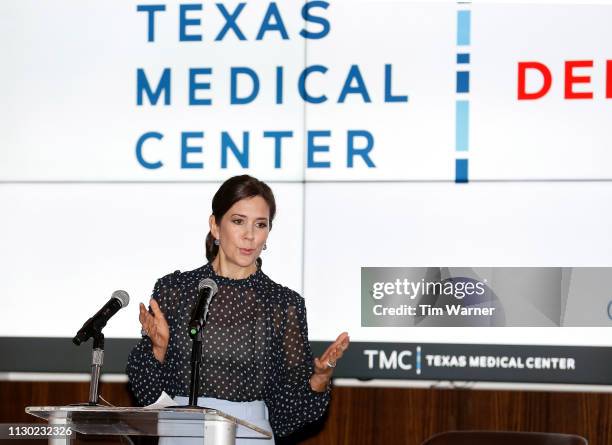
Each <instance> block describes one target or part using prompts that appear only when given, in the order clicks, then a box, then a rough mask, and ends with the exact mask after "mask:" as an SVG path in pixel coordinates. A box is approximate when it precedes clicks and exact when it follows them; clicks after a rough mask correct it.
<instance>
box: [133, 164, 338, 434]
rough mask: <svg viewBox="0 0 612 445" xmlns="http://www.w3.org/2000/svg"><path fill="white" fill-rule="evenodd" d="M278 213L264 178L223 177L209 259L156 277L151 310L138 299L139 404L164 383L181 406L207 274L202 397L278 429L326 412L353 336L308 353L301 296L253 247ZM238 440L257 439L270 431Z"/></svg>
mask: <svg viewBox="0 0 612 445" xmlns="http://www.w3.org/2000/svg"><path fill="white" fill-rule="evenodd" d="M275 213H276V203H275V200H274V195H273V193H272V190H270V187H268V185H267V184H265V183H264V182H262V181H259V180H257V179H255V178H253V177H251V176H247V175H243V176H234V177H232V178H230V179H228V180H227V181H225V182H224V183H223V184H222V185H221V187H220V188H219V190H218V191H217V193H216V194H215V196H214V198H213V201H212V215H211V216H210V219H209V225H210V232H209V233H208V236H207V237H206V257H207V259H208V263H207V264H206V265H204V266H202V267H200V268H199V269H195V270H193V271H190V272H183V273H181V272H175V273H173V274H170V275H167V276H165V277H163V278H161V279H159V280H158V281H157V283H156V284H155V288H154V290H153V296H152V298H151V301H150V302H149V304H150V309H151V311H147V310H146V308H145V307H144V305H143V304H142V303H141V305H140V323H141V324H142V330H143V338H142V339H141V340H140V342H139V343H138V345H137V346H136V347H135V348H134V349H133V350H132V352H131V353H130V356H129V359H128V365H127V374H128V377H129V380H130V387H131V389H132V391H133V393H134V395H135V396H136V399H137V400H138V403H140V404H142V405H148V404H151V403H153V402H155V401H156V400H157V399H158V398H159V396H160V395H161V393H162V391H165V392H166V393H168V394H169V395H171V396H173V397H174V399H175V400H176V401H177V402H179V403H180V404H184V405H186V404H187V402H188V397H187V395H188V394H189V384H190V377H191V376H190V373H191V345H192V341H191V339H190V337H189V333H188V324H189V320H190V317H191V313H192V311H193V309H194V307H195V305H196V303H197V301H196V300H197V295H198V289H197V288H198V283H199V282H200V281H201V280H202V279H204V278H209V279H212V280H213V281H215V283H216V284H217V287H218V293H217V294H216V296H215V297H214V298H213V300H212V302H211V304H210V309H209V313H208V320H207V323H206V325H205V327H204V328H203V340H202V359H201V367H200V375H201V377H200V382H199V390H198V395H199V398H198V405H199V406H204V407H207V408H214V409H218V410H220V411H223V412H226V413H228V414H230V415H233V416H235V417H239V418H242V419H245V420H249V421H251V422H252V423H255V424H256V425H258V426H262V427H264V428H267V429H272V431H273V432H274V433H275V434H276V435H279V436H285V435H288V434H290V433H291V432H293V431H295V430H297V429H299V428H301V427H302V426H304V425H305V424H307V423H309V422H312V421H314V420H316V419H318V418H319V417H321V416H322V415H323V413H324V412H325V409H326V408H327V405H328V403H329V398H330V380H331V376H332V373H333V369H334V367H335V366H336V362H337V360H339V359H340V358H341V357H342V354H343V352H344V351H345V350H346V348H347V347H348V345H349V337H348V334H347V333H346V332H343V333H342V334H340V336H338V338H337V339H336V341H335V342H334V343H332V344H331V345H330V346H329V347H328V348H327V349H326V351H325V352H324V353H323V355H322V356H321V357H318V358H314V359H313V356H312V352H311V350H310V344H309V342H308V328H307V325H306V308H305V305H304V300H303V298H302V297H300V296H299V295H298V294H297V293H296V292H295V291H293V290H291V289H289V288H287V287H284V286H282V285H280V284H277V283H275V282H274V281H272V280H271V279H270V278H269V277H268V276H267V275H266V274H265V273H264V272H263V271H262V270H261V259H260V258H259V255H260V253H261V251H262V250H265V249H266V240H267V238H268V235H269V233H270V229H271V228H272V221H273V220H274V215H275ZM200 441H201V439H173V440H172V442H171V443H180V444H187V443H200ZM160 443H166V444H167V443H170V442H169V441H168V440H160ZM236 443H237V444H240V445H243V444H250V443H254V444H260V445H263V444H264V443H265V444H272V443H274V439H270V440H261V439H238V440H237V441H236Z"/></svg>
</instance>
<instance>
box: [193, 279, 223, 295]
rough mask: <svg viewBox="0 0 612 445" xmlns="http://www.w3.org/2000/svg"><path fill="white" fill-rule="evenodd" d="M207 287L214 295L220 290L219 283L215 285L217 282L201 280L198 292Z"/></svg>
mask: <svg viewBox="0 0 612 445" xmlns="http://www.w3.org/2000/svg"><path fill="white" fill-rule="evenodd" d="M205 287H209V288H210V290H211V294H212V295H215V294H216V293H217V291H218V290H219V288H218V287H217V283H215V281H214V280H211V279H210V278H204V279H202V280H200V282H199V283H198V292H199V291H201V290H202V289H204V288H205Z"/></svg>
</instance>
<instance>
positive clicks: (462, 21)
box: [457, 11, 471, 45]
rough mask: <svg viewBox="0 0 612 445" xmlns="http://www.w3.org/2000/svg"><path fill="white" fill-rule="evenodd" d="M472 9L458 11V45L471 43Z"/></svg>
mask: <svg viewBox="0 0 612 445" xmlns="http://www.w3.org/2000/svg"><path fill="white" fill-rule="evenodd" d="M470 21H471V11H458V12H457V45H469V44H470Z"/></svg>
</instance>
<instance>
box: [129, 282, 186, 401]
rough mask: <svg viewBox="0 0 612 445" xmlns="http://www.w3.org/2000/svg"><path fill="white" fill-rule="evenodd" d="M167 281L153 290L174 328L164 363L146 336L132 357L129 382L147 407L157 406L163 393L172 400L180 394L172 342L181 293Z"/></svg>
mask: <svg viewBox="0 0 612 445" xmlns="http://www.w3.org/2000/svg"><path fill="white" fill-rule="evenodd" d="M165 278H166V277H164V278H162V279H160V280H158V281H157V282H156V283H155V287H154V289H153V298H154V299H155V300H156V301H157V303H158V304H159V307H160V309H161V311H162V312H163V313H164V316H165V317H166V320H167V321H168V325H169V327H170V340H169V343H168V349H167V351H166V357H165V358H164V362H163V363H160V362H159V361H158V360H157V359H156V358H155V356H154V355H153V345H152V342H151V339H150V338H149V337H147V336H144V337H143V338H142V339H141V340H140V342H138V344H137V345H136V346H135V347H134V349H132V352H131V353H130V355H129V357H128V363H127V368H126V373H127V375H128V378H129V387H130V389H131V390H132V392H133V393H134V396H135V397H136V401H137V403H138V404H139V405H142V406H146V405H150V404H152V403H154V402H155V401H156V400H157V399H158V398H159V396H160V395H161V393H162V391H165V392H166V393H168V394H169V395H170V396H172V397H173V396H175V395H176V393H177V388H176V382H175V378H174V369H173V362H174V361H173V359H172V357H173V356H174V354H175V351H174V345H173V341H172V331H173V329H174V326H173V324H172V323H171V320H172V318H173V317H172V316H171V314H172V312H173V310H174V308H173V307H172V303H173V300H174V298H172V297H174V296H175V295H176V293H177V290H176V289H173V287H172V286H169V285H168V283H167V280H166V279H165Z"/></svg>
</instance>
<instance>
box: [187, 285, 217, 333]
mask: <svg viewBox="0 0 612 445" xmlns="http://www.w3.org/2000/svg"><path fill="white" fill-rule="evenodd" d="M218 290H219V289H218V288H217V283H215V282H214V281H213V280H211V279H210V278H204V279H203V280H200V282H199V283H198V302H197V303H196V307H195V308H194V309H193V312H192V314H191V320H189V336H190V337H191V338H192V339H195V338H196V336H197V335H198V333H199V332H200V330H201V329H202V328H203V327H204V325H205V324H206V319H207V317H208V307H209V306H210V301H211V300H212V298H213V297H214V296H215V295H216V294H217V291H218Z"/></svg>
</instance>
